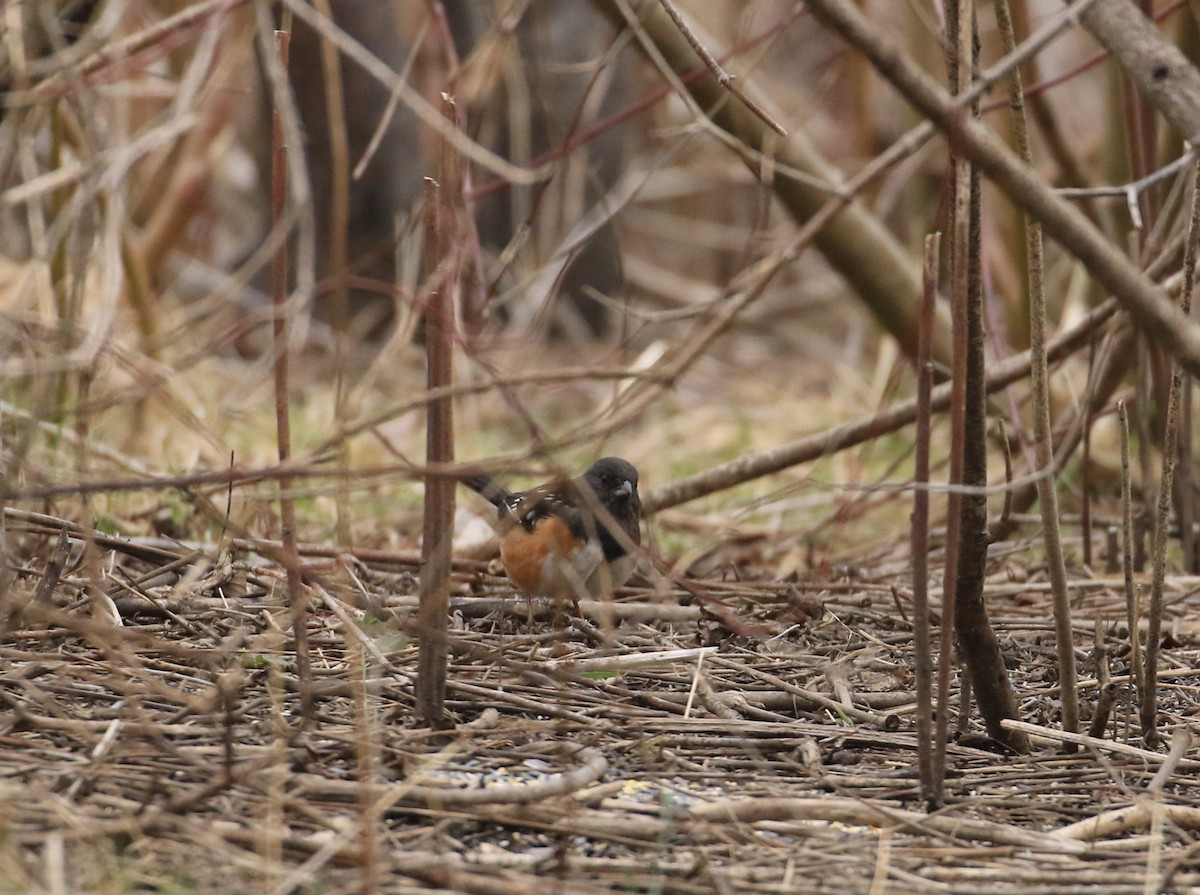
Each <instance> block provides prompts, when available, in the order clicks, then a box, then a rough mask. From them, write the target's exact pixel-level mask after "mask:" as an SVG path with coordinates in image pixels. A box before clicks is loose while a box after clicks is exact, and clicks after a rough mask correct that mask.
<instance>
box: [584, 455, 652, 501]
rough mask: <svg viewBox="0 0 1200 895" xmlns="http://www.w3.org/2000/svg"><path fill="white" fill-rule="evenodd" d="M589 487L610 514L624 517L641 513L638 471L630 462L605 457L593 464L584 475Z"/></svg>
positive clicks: (618, 458)
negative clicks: (624, 515) (627, 514)
mask: <svg viewBox="0 0 1200 895" xmlns="http://www.w3.org/2000/svg"><path fill="white" fill-rule="evenodd" d="M584 479H585V481H586V482H587V485H588V487H589V488H590V489H591V490H592V492H593V493H594V494H595V495H596V497H597V499H599V501H600V502H601V503H602V504H604V506H605V507H607V508H608V509H609V511H610V512H612V513H614V514H617V515H622V514H624V513H627V512H629V511H630V510H632V511H633V514H634V515H638V514H640V513H641V508H642V501H641V498H640V497H639V496H638V490H637V485H638V471H637V469H636V468H635V467H634V465H633V464H632V463H630V462H629V461H628V460H622V459H621V458H620V457H603V458H601V459H599V460H597V461H596V462H595V463H593V464H592V468H591V469H589V470H588V471H587V472H586V473H585V474H584Z"/></svg>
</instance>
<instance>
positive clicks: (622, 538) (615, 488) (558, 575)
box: [462, 457, 642, 614]
mask: <svg viewBox="0 0 1200 895" xmlns="http://www.w3.org/2000/svg"><path fill="white" fill-rule="evenodd" d="M462 482H463V484H464V485H466V486H467V487H468V488H471V489H472V490H473V491H476V492H478V493H479V494H481V495H482V496H483V497H484V498H486V499H487V500H488V501H489V502H490V503H491V504H492V505H494V506H495V507H496V511H497V520H498V521H497V525H496V528H497V530H498V531H499V534H500V561H501V563H503V565H504V570H505V572H507V573H508V577H509V580H510V581H512V583H513V584H515V585H516V586H517V588H518V589H519V590H520V591H521V592H522V593H524V594H525V596H526V597H528V598H532V597H550V598H553V599H554V600H555V601H556V602H569V603H570V604H571V605H572V606H573V607H574V608H575V611H576V614H578V610H579V600H580V599H582V598H585V597H586V598H591V599H595V598H597V597H600V596H605V595H608V594H611V593H612V591H613V590H614V589H615V588H618V587H620V586H621V585H623V584H624V583H625V582H626V581H627V580H629V576H630V575H631V574H632V573H633V568H634V565H635V563H636V559H635V557H634V555H633V554H632V553H631V552H630V548H631V547H637V546H639V545H640V544H641V541H642V533H641V517H642V500H641V497H640V496H639V495H638V490H637V486H638V471H637V469H636V468H635V467H634V465H633V464H632V463H630V462H629V461H628V460H623V459H621V458H620V457H603V458H601V459H599V460H597V461H596V462H595V463H593V464H592V465H591V467H590V468H589V469H588V470H587V472H585V473H584V474H583V475H581V476H579V477H578V478H575V479H563V478H560V479H556V480H554V481H551V482H547V483H546V484H544V485H541V486H539V487H537V488H531V489H529V490H528V491H510V490H509V489H508V488H505V487H504V486H503V485H501V484H499V483H498V482H497V481H496V480H495V479H493V478H492V477H491V476H490V475H486V474H470V475H467V476H464V477H463V478H462Z"/></svg>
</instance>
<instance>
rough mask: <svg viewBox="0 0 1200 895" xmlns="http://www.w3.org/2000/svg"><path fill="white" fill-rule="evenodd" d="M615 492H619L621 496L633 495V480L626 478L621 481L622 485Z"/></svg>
mask: <svg viewBox="0 0 1200 895" xmlns="http://www.w3.org/2000/svg"><path fill="white" fill-rule="evenodd" d="M613 493H614V494H618V495H620V496H621V497H633V482H631V481H629V480H628V479H626V480H625V481H623V482H621V484H620V486H619V487H618V488H617V490H616V491H614V492H613Z"/></svg>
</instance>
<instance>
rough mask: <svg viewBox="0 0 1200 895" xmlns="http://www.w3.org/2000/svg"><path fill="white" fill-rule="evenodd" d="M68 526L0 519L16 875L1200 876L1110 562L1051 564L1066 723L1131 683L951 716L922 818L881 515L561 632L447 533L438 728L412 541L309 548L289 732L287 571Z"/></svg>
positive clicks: (121, 880) (1050, 888) (686, 884)
mask: <svg viewBox="0 0 1200 895" xmlns="http://www.w3.org/2000/svg"><path fill="white" fill-rule="evenodd" d="M61 528H62V527H61V526H60V525H58V524H57V523H56V522H55V521H54V520H52V519H50V518H48V517H39V516H36V515H33V514H19V516H18V514H10V518H9V520H8V529H9V530H8V537H9V538H10V543H11V544H12V545H13V546H15V547H17V556H18V558H19V559H20V567H19V569H17V570H16V571H15V575H14V577H13V578H12V579H11V580H10V582H9V593H10V596H14V597H16V599H15V600H12V599H10V601H9V603H8V605H9V606H10V607H14V608H11V609H10V611H9V613H8V615H7V617H6V619H5V625H4V628H3V634H2V636H0V669H2V672H3V673H2V675H0V698H2V700H3V703H2V705H0V788H2V793H3V795H2V797H0V817H2V818H3V820H2V823H0V830H2V833H3V835H2V837H0V849H2V850H3V854H2V855H0V890H2V891H4V892H50V893H60V892H137V891H157V892H171V893H192V892H196V893H201V892H203V893H208V892H236V891H239V890H241V891H246V892H275V893H286V892H322V893H341V892H346V893H349V892H371V891H378V892H407V891H456V892H471V893H486V895H492V893H527V892H533V891H539V892H540V891H555V892H570V893H574V892H578V893H587V892H602V891H618V890H619V891H627V892H628V891H634V892H639V891H646V892H678V893H691V892H798V891H803V892H828V893H847V892H971V893H976V892H979V891H987V892H991V893H1009V892H1012V893H1017V892H1021V893H1025V892H1028V893H1034V892H1037V893H1056V892H1063V893H1080V892H1089V893H1091V892H1095V893H1101V892H1142V891H1147V892H1150V891H1187V890H1189V889H1192V888H1194V887H1200V848H1197V847H1196V843H1197V841H1198V840H1197V838H1196V830H1197V829H1200V827H1198V825H1197V815H1200V783H1198V782H1197V778H1196V774H1195V769H1196V766H1197V765H1196V763H1194V762H1192V761H1189V760H1188V759H1185V760H1184V761H1182V762H1180V763H1179V764H1178V765H1176V766H1175V767H1174V769H1173V771H1172V773H1171V775H1170V777H1169V778H1168V779H1166V781H1165V785H1164V786H1163V787H1162V790H1161V796H1156V795H1155V794H1154V793H1155V791H1156V790H1155V788H1154V787H1151V786H1150V783H1151V780H1152V779H1153V778H1154V777H1155V774H1156V773H1157V772H1158V771H1159V769H1160V767H1161V765H1162V759H1163V758H1165V755H1166V747H1165V746H1163V747H1162V748H1161V749H1160V750H1159V754H1158V755H1157V756H1153V755H1150V754H1149V753H1146V752H1144V751H1142V750H1140V748H1139V747H1140V745H1141V744H1140V742H1138V741H1137V739H1136V729H1135V728H1134V726H1133V719H1134V712H1133V710H1132V708H1131V706H1130V701H1129V686H1128V678H1127V676H1126V675H1127V672H1128V665H1127V657H1128V647H1127V631H1126V628H1125V625H1124V624H1123V618H1124V597H1123V595H1122V592H1121V589H1120V582H1119V581H1117V580H1116V578H1115V577H1111V578H1104V577H1097V576H1092V575H1088V574H1085V573H1084V572H1083V571H1079V570H1077V571H1076V573H1075V575H1074V576H1073V580H1072V588H1073V590H1072V592H1073V595H1074V606H1075V610H1076V613H1077V614H1076V616H1075V618H1076V632H1077V641H1076V642H1077V646H1078V650H1079V657H1080V663H1079V667H1080V673H1081V676H1082V677H1083V678H1084V679H1085V680H1084V681H1083V683H1082V689H1081V700H1082V703H1083V705H1084V707H1085V708H1084V713H1085V717H1086V715H1088V714H1089V712H1090V707H1091V706H1093V705H1094V704H1095V701H1096V698H1097V695H1098V692H1099V681H1100V679H1101V677H1102V675H1103V672H1102V671H1101V670H1100V669H1101V667H1102V666H1104V667H1107V670H1108V675H1109V676H1110V677H1111V679H1112V680H1113V681H1114V682H1116V683H1117V684H1118V685H1119V688H1120V696H1119V699H1118V702H1117V707H1116V710H1115V712H1114V715H1113V721H1112V722H1111V723H1110V724H1109V725H1108V727H1107V730H1106V732H1105V735H1104V740H1103V744H1102V745H1099V746H1090V747H1085V748H1084V749H1082V750H1080V751H1079V752H1076V753H1075V754H1064V752H1063V751H1062V749H1061V747H1060V746H1059V745H1056V744H1055V743H1054V742H1052V741H1051V740H1048V739H1038V740H1037V742H1038V743H1039V746H1038V749H1037V751H1036V752H1035V754H1032V755H1027V756H1013V755H1005V754H1002V753H999V752H997V751H994V750H993V749H991V748H989V747H990V746H991V745H992V744H990V743H989V741H987V740H986V738H984V737H982V736H981V735H980V734H981V732H980V730H979V728H978V726H977V724H976V723H975V722H974V721H972V723H971V724H969V725H967V726H966V728H965V730H961V731H960V733H959V736H958V739H957V742H956V743H955V744H953V745H952V746H951V747H950V750H949V756H948V766H949V770H948V782H947V795H948V805H947V807H946V808H945V809H944V810H942V811H940V812H938V813H935V814H932V815H930V814H926V813H925V812H924V810H923V807H922V805H921V804H920V801H919V799H918V785H917V780H916V735H915V732H914V729H913V723H912V718H913V711H914V696H913V675H912V670H911V669H912V657H911V643H912V637H911V630H910V626H909V624H908V621H907V610H908V597H907V592H908V591H907V588H908V587H909V584H910V582H909V581H908V580H907V578H906V575H907V561H906V556H905V549H904V545H903V544H902V543H897V544H896V545H894V547H893V549H892V550H891V551H885V552H877V553H875V554H873V555H872V556H870V557H864V558H863V562H862V563H861V564H859V565H855V566H846V567H839V568H826V569H823V570H819V571H814V572H810V573H808V574H805V575H793V576H791V578H790V580H785V581H779V580H771V579H770V578H769V577H767V576H765V575H762V574H761V573H760V574H758V575H756V574H754V573H753V571H752V570H746V569H741V570H740V572H739V574H738V575H733V574H732V573H731V571H730V570H729V569H726V570H724V571H722V572H720V573H719V574H716V573H715V574H714V577H710V578H708V579H701V580H694V581H689V582H686V586H684V587H680V586H678V585H677V584H676V585H672V584H667V583H664V581H657V582H649V581H647V582H645V583H644V586H641V587H636V588H632V589H630V590H628V591H625V592H623V593H622V595H621V597H620V599H619V601H618V602H616V603H615V604H613V605H604V604H586V603H585V604H584V605H583V606H582V607H581V608H582V617H581V618H575V619H573V620H572V621H571V622H570V623H569V624H568V625H567V626H566V627H558V626H556V625H554V624H553V623H552V621H551V618H550V612H549V609H550V607H545V606H539V605H534V606H532V607H529V606H527V604H526V602H525V601H524V600H523V599H520V598H517V597H515V596H514V595H513V594H512V592H511V591H510V590H509V589H508V588H507V586H506V583H505V581H504V580H503V579H502V578H497V577H494V576H493V575H492V574H490V571H489V566H488V565H487V564H486V563H484V562H482V561H479V562H476V561H465V560H464V561H461V562H460V563H459V564H458V565H457V566H456V571H455V596H454V598H453V611H454V616H453V621H452V631H453V642H452V654H453V661H452V666H451V668H450V671H449V688H448V703H447V710H448V713H449V716H450V718H451V720H452V722H453V723H452V726H451V727H450V728H449V729H447V730H444V731H436V732H431V731H429V730H427V729H423V728H421V727H420V726H418V725H417V724H416V722H415V720H414V702H413V692H414V690H413V679H414V675H415V672H416V643H415V639H414V631H415V619H416V616H415V609H416V605H415V604H416V598H415V596H414V594H415V586H414V585H415V577H414V572H415V570H416V564H415V558H414V557H413V556H411V555H407V554H400V553H387V552H383V551H378V552H371V553H367V552H363V553H361V554H359V555H356V556H352V555H350V554H345V555H336V554H335V553H334V552H333V551H328V550H326V551H320V550H316V549H312V550H308V551H306V555H305V563H306V572H307V580H308V582H309V583H310V585H311V594H312V598H313V604H312V606H311V613H310V616H309V621H308V627H307V630H308V635H309V647H310V650H311V654H312V660H313V666H314V676H315V681H316V691H317V695H316V705H315V708H316V712H315V721H314V722H313V723H311V724H309V725H307V726H303V725H301V723H300V720H301V713H300V697H299V695H298V683H297V676H296V667H295V661H294V658H295V654H294V643H293V639H292V635H291V618H290V615H289V611H288V609H287V607H286V605H285V602H284V600H283V593H284V591H285V588H284V586H283V577H282V573H281V571H280V568H279V567H278V565H277V564H275V563H274V562H272V561H271V560H270V559H269V558H266V557H268V556H269V551H268V550H266V548H265V547H264V546H263V545H256V544H253V543H248V542H242V541H235V542H232V543H231V544H230V545H228V548H227V549H225V550H223V551H218V550H217V549H216V548H215V547H209V546H205V545H197V546H195V547H187V548H185V547H181V546H180V545H178V544H169V543H165V542H164V543H150V542H138V543H136V544H135V543H131V542H126V541H122V540H120V539H114V538H108V537H104V536H100V535H96V536H94V537H92V538H91V539H90V540H89V539H88V538H86V537H85V534H86V533H85V532H83V531H82V530H80V529H74V528H72V529H70V532H69V533H70V534H71V538H70V539H69V543H68V544H66V546H63V542H61V541H59V534H60V531H61ZM56 544H57V545H58V546H56ZM994 556H996V557H998V559H996V560H995V563H996V564H995V568H994V571H993V574H992V576H991V578H990V580H989V584H988V599H989V606H990V608H991V612H992V615H993V620H994V622H995V624H996V626H997V628H998V631H999V633H1000V636H1001V640H1002V643H1003V645H1004V649H1005V651H1006V655H1007V657H1008V659H1009V665H1010V669H1011V673H1012V675H1013V679H1014V682H1015V685H1016V687H1017V690H1018V692H1019V695H1020V699H1021V706H1022V711H1023V715H1024V719H1025V721H1026V722H1028V724H1030V725H1037V726H1040V727H1044V728H1045V731H1044V733H1045V734H1046V735H1047V736H1049V735H1051V734H1052V732H1053V730H1054V728H1056V726H1057V722H1058V703H1057V697H1058V691H1057V688H1056V681H1055V679H1054V678H1055V674H1054V650H1053V627H1052V623H1051V619H1050V616H1049V595H1048V593H1047V588H1046V586H1045V585H1044V583H1043V582H1042V580H1041V576H1040V574H1039V569H1038V566H1037V563H1036V560H1035V557H1034V554H1033V552H1032V549H1031V548H1030V547H1029V545H1027V544H1023V543H1012V544H1001V545H996V547H995V549H994ZM60 564H61V566H62V572H61V576H60V577H58V579H57V580H55V575H56V574H57V572H56V571H55V569H56V566H58V565H60ZM1198 585H1200V581H1197V580H1195V579H1182V578H1175V579H1172V580H1170V581H1169V582H1168V619H1167V622H1166V624H1165V628H1166V630H1167V632H1168V640H1167V650H1166V653H1165V656H1164V663H1163V672H1162V686H1163V703H1162V708H1163V713H1164V714H1163V720H1164V728H1165V730H1166V733H1167V736H1168V738H1169V736H1170V734H1171V732H1172V730H1174V729H1176V728H1178V727H1180V726H1183V725H1185V724H1186V722H1187V719H1189V718H1190V717H1192V716H1193V715H1194V713H1195V702H1196V698H1197V692H1198V691H1197V690H1196V688H1195V681H1196V679H1197V676H1198V675H1200V644H1198V643H1197V638H1196V630H1195V627H1194V625H1192V624H1190V623H1189V621H1188V619H1189V617H1194V615H1195V603H1196V596H1195V593H1194V592H1195V590H1196V589H1197V586H1198ZM531 609H532V611H533V612H534V617H533V618H530V617H529V612H530V610H531ZM1097 626H1098V628H1099V631H1100V636H1099V639H1097V637H1096V633H1095V632H1096V630H1097ZM1097 642H1099V643H1100V646H1101V649H1099V650H1098V649H1097ZM957 690H958V683H957V679H956V680H955V684H954V691H955V692H956V693H957ZM1030 729H1031V730H1035V728H1033V727H1031V728H1030ZM1035 732H1037V731H1036V730H1035ZM1118 809H1122V810H1119V811H1118Z"/></svg>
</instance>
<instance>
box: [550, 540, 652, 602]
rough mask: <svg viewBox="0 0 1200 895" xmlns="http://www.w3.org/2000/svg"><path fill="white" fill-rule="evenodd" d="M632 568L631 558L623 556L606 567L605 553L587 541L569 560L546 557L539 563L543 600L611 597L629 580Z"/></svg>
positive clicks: (595, 544) (552, 555) (567, 558)
mask: <svg viewBox="0 0 1200 895" xmlns="http://www.w3.org/2000/svg"><path fill="white" fill-rule="evenodd" d="M633 565H634V560H633V557H632V556H622V557H620V558H618V559H616V560H614V561H613V562H612V563H608V564H606V563H605V562H604V549H603V548H602V547H601V546H600V544H598V543H596V542H595V541H589V542H588V544H587V546H586V547H584V548H583V549H582V550H576V551H575V552H574V553H573V554H572V555H571V556H570V557H565V556H563V555H561V554H559V553H549V554H547V555H546V558H545V559H544V560H542V580H543V581H544V582H546V591H547V593H546V596H550V597H558V598H560V599H565V600H582V599H594V598H596V597H598V596H601V595H602V594H611V593H612V591H613V590H614V589H615V588H618V587H620V586H621V585H622V584H624V583H625V582H626V581H628V580H629V576H630V575H631V574H632V573H633Z"/></svg>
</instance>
